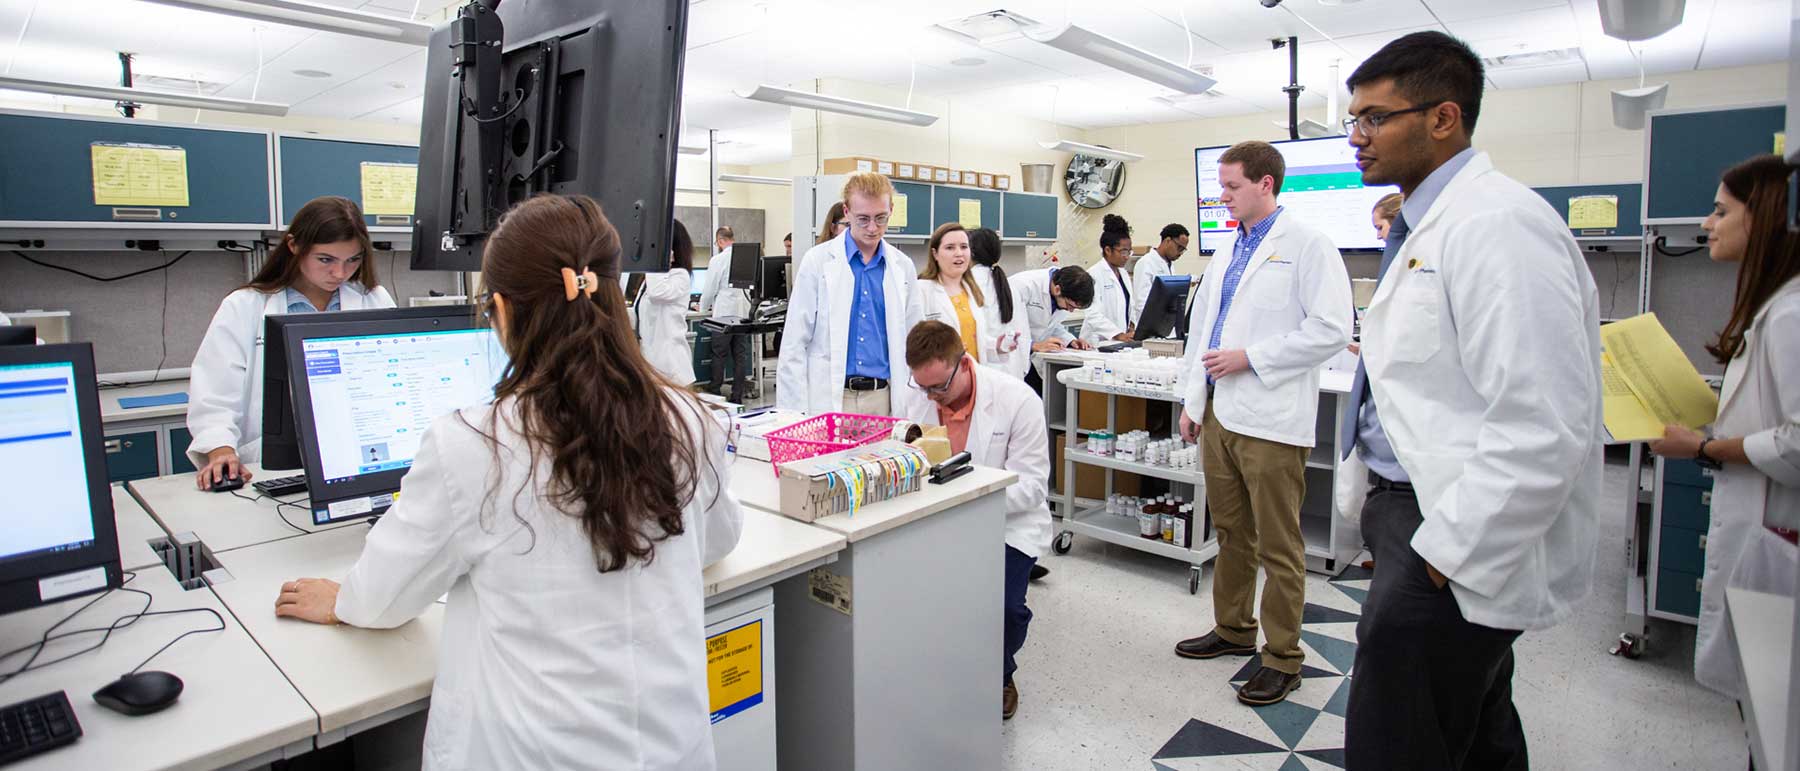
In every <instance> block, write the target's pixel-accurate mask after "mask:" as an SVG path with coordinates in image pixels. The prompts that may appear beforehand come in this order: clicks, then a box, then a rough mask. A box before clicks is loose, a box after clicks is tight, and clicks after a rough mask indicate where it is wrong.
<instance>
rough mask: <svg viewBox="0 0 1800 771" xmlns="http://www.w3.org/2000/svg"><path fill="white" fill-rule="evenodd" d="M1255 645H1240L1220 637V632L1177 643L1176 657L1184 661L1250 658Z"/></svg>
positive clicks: (1215, 631) (1208, 633) (1254, 650)
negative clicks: (1234, 657)
mask: <svg viewBox="0 0 1800 771" xmlns="http://www.w3.org/2000/svg"><path fill="white" fill-rule="evenodd" d="M1255 652H1256V646H1255V645H1238V644H1237V643H1234V642H1230V641H1227V640H1226V639H1225V638H1223V637H1220V636H1219V632H1218V630H1214V631H1211V632H1207V633H1206V634H1204V635H1201V636H1199V637H1195V638H1192V639H1187V640H1182V641H1181V642H1178V643H1175V655H1177V656H1180V657H1182V658H1184V659H1216V658H1218V657H1220V656H1248V655H1250V654H1252V653H1255Z"/></svg>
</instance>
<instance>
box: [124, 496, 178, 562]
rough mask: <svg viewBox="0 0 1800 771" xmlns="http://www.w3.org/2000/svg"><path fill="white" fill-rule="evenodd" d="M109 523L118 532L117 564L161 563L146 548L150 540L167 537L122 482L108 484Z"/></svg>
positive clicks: (154, 554)
mask: <svg viewBox="0 0 1800 771" xmlns="http://www.w3.org/2000/svg"><path fill="white" fill-rule="evenodd" d="M112 504H113V522H114V523H115V527H116V528H117V529H118V533H119V566H120V567H122V568H124V569H126V570H137V569H139V568H146V567H150V566H153V565H161V564H162V558H161V557H159V556H157V554H156V552H155V551H153V550H152V549H151V548H150V542H151V541H152V540H158V539H162V538H166V537H168V535H169V534H168V533H167V532H166V531H164V530H163V529H162V525H159V524H157V523H156V520H154V519H151V517H150V513H149V512H146V511H144V507H143V506H139V505H138V502H137V499H135V498H132V497H131V493H130V492H128V491H126V489H125V486H124V485H113V486H112Z"/></svg>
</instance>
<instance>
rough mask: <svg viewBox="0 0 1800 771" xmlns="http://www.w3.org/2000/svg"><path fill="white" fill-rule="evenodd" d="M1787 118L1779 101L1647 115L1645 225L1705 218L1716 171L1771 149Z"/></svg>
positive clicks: (1689, 222) (1710, 204) (1710, 206)
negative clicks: (1769, 103) (1776, 102)
mask: <svg viewBox="0 0 1800 771" xmlns="http://www.w3.org/2000/svg"><path fill="white" fill-rule="evenodd" d="M1786 122H1787V108H1785V107H1783V106H1781V105H1779V104H1775V105H1758V106H1750V107H1734V108H1728V109H1722V110H1721V109H1709V110H1664V111H1660V112H1653V113H1651V114H1650V117H1649V121H1648V123H1647V124H1646V125H1645V127H1644V167H1645V168H1644V215H1643V222H1644V224H1646V225H1665V224H1694V223H1698V222H1699V221H1700V220H1702V219H1704V218H1705V217H1706V215H1707V214H1708V213H1710V212H1711V211H1712V202H1713V193H1714V192H1715V191H1717V190H1718V188H1719V175H1720V174H1721V173H1723V172H1724V171H1725V170H1726V169H1728V168H1731V167H1732V166H1735V165H1737V164H1738V163H1739V162H1741V161H1744V160H1747V159H1749V158H1750V157H1751V156H1755V155H1762V154H1767V153H1772V152H1775V142H1776V136H1775V135H1776V134H1779V133H1781V132H1783V131H1784V130H1785V129H1786Z"/></svg>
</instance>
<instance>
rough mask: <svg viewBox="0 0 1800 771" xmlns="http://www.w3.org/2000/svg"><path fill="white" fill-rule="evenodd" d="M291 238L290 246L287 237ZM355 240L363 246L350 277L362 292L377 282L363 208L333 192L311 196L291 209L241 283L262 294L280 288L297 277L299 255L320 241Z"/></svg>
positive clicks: (302, 255) (368, 289) (372, 288)
mask: <svg viewBox="0 0 1800 771" xmlns="http://www.w3.org/2000/svg"><path fill="white" fill-rule="evenodd" d="M290 238H291V239H293V240H294V246H293V248H289V247H288V239H290ZM339 241H355V242H356V245H357V248H359V249H361V250H362V258H363V261H362V266H361V267H359V268H357V269H356V275H354V276H351V277H350V280H351V281H354V282H356V283H358V284H361V285H362V289H363V291H365V292H369V291H373V290H374V289H375V287H377V286H380V285H381V284H380V282H379V281H377V280H376V279H375V255H374V251H375V246H374V245H373V244H371V243H369V227H368V225H366V224H364V223H363V213H362V209H360V208H357V206H356V202H355V201H352V200H350V199H348V198H344V197H342V196H336V195H327V196H320V197H318V198H314V199H312V200H310V201H307V202H306V205H305V206H302V207H300V211H297V212H295V213H294V221H293V222H290V223H288V227H287V230H286V231H283V232H282V234H281V237H279V238H277V239H275V248H273V249H270V250H269V259H267V260H265V261H264V262H263V266H262V269H261V270H258V271H256V276H255V277H254V278H252V279H250V283H248V284H245V285H244V286H245V287H247V288H250V289H255V290H256V291H258V292H262V293H264V294H270V293H274V292H279V291H281V290H283V289H286V288H288V287H290V286H293V285H294V282H296V281H298V280H300V258H302V257H305V256H306V253H307V252H310V251H312V249H313V247H315V246H318V245H319V244H335V243H337V242H339Z"/></svg>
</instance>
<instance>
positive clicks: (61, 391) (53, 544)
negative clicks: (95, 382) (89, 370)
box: [0, 362, 94, 561]
mask: <svg viewBox="0 0 1800 771" xmlns="http://www.w3.org/2000/svg"><path fill="white" fill-rule="evenodd" d="M74 383H75V365H74V364H72V363H70V362H45V363H41V364H18V365H10V366H0V490H5V491H6V492H5V497H7V498H9V499H11V500H9V501H8V502H7V503H6V506H5V508H6V510H7V511H8V512H10V514H9V515H8V516H7V517H6V523H5V526H4V527H0V561H10V560H16V559H22V558H25V557H31V556H36V555H41V554H44V553H47V552H57V551H69V550H74V549H80V548H83V547H86V546H90V545H92V544H93V542H94V519H93V514H92V510H93V501H92V500H90V499H89V497H88V471H87V461H86V457H85V455H84V454H83V452H82V447H81V417H80V412H79V410H78V409H77V405H76V401H75V387H74Z"/></svg>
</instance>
